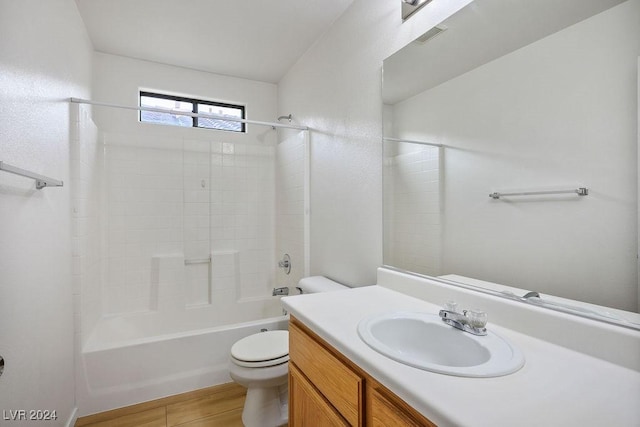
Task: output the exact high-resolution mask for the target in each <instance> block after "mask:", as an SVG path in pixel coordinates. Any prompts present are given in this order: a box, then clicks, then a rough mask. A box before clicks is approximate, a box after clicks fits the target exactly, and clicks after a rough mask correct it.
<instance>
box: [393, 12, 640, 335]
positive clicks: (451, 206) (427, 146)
mask: <svg viewBox="0 0 640 427" xmlns="http://www.w3.org/2000/svg"><path fill="white" fill-rule="evenodd" d="M639 16H640V0H627V1H622V0H563V1H562V2H557V1H555V0H541V1H536V2H531V1H527V0H514V1H509V2H504V1H501V0H475V1H474V2H472V3H470V4H469V5H468V6H466V7H465V8H463V9H462V10H460V11H459V12H458V13H456V14H455V15H453V16H451V17H450V18H448V19H447V20H446V21H445V22H443V23H442V24H440V25H438V26H437V27H436V28H433V29H430V30H429V31H427V32H426V33H425V34H424V35H423V36H421V37H420V38H418V39H417V40H416V41H414V42H412V43H410V44H409V45H407V46H405V47H404V48H403V49H401V50H400V51H398V52H397V53H395V54H394V55H392V56H391V57H389V58H387V59H385V61H384V64H383V103H384V106H383V111H384V119H383V125H384V133H383V135H384V137H385V138H384V156H383V161H384V165H383V171H384V172H383V178H384V263H385V264H386V265H388V266H391V267H393V268H397V269H400V270H404V271H409V272H413V273H417V274H422V275H427V276H430V277H434V278H437V279H438V280H442V281H445V282H447V283H450V284H455V285H459V286H465V287H471V288H473V289H478V290H482V291H486V292H491V293H494V294H497V295H501V296H505V297H508V298H512V299H514V300H520V301H523V302H526V303H535V304H539V305H541V306H545V307H549V308H552V309H559V310H561V311H567V312H570V313H575V314H578V315H585V316H587V317H593V316H595V317H597V318H599V319H601V320H605V321H610V322H612V323H617V324H621V325H624V326H629V327H634V328H635V327H638V328H640V315H638V311H639V308H638V304H639V286H638V214H637V210H638V170H637V163H638V150H637V147H638V78H639V74H638V55H639V54H640V20H639V19H638V17H639ZM579 189H585V190H579ZM579 192H582V195H580V194H578V193H579ZM492 193H501V194H502V196H500V195H498V197H495V196H496V195H495V194H494V197H490V195H491V194H492ZM514 193H515V194H514ZM585 193H588V194H585ZM528 291H536V292H538V293H539V294H540V297H537V296H535V294H532V295H533V297H531V296H530V297H528V298H524V295H525V293H527V292H528ZM630 325H631V326H630Z"/></svg>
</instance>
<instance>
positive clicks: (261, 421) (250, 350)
mask: <svg viewBox="0 0 640 427" xmlns="http://www.w3.org/2000/svg"><path fill="white" fill-rule="evenodd" d="M298 288H299V289H300V291H301V293H316V292H329V291H336V290H340V289H347V288H346V287H345V286H343V285H340V284H339V283H336V282H334V281H332V280H329V279H327V278H326V277H321V276H315V277H307V278H303V279H301V280H300V282H299V283H298ZM288 373H289V331H266V332H259V333H256V334H253V335H249V336H248V337H245V338H242V339H241V340H239V341H237V342H236V343H235V344H234V345H233V346H232V347H231V357H230V361H229V374H230V375H231V378H232V379H233V380H234V381H235V382H237V383H238V384H240V385H242V386H244V387H246V388H247V397H246V398H245V401H244V409H243V410H242V422H243V424H244V425H245V427H275V426H280V425H283V424H286V423H287V421H288V419H289V413H288V412H289V406H288V403H289V391H288Z"/></svg>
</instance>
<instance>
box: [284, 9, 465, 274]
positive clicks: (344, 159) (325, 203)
mask: <svg viewBox="0 0 640 427" xmlns="http://www.w3.org/2000/svg"><path fill="white" fill-rule="evenodd" d="M469 2H470V0H456V1H447V2H433V3H431V4H429V5H428V6H426V7H425V8H423V9H422V10H421V11H420V12H418V13H417V14H416V15H415V16H413V17H412V18H410V19H409V20H408V21H407V22H406V23H404V24H403V23H402V21H401V19H400V2H399V1H397V2H396V1H388V0H355V1H354V2H353V4H352V5H351V6H350V7H349V9H348V10H347V11H346V12H345V13H344V14H343V15H342V16H341V17H340V18H339V19H338V20H337V21H336V22H335V23H334V25H333V26H332V27H331V28H330V30H329V31H328V32H327V33H325V35H324V36H323V37H322V38H321V39H320V40H319V41H318V42H317V43H316V44H315V45H314V46H313V47H312V48H311V49H309V50H308V51H307V52H306V53H305V55H303V56H302V57H301V58H300V60H299V61H298V62H297V63H296V64H295V65H294V66H293V67H292V68H291V69H290V70H289V72H288V73H287V75H286V76H285V77H284V78H283V79H282V80H281V81H280V84H279V85H278V94H279V95H278V102H279V111H280V113H281V114H289V113H292V114H293V116H294V118H295V119H296V120H297V121H298V122H300V123H304V124H306V125H308V126H310V127H311V128H312V129H313V130H312V131H311V132H310V143H311V195H310V199H311V242H310V245H311V248H310V251H311V253H310V257H311V266H310V271H311V274H322V275H326V276H328V277H331V278H333V279H335V280H337V281H340V282H343V283H346V284H350V285H367V284H372V283H375V282H376V267H378V266H380V265H381V264H382V181H381V179H382V143H381V141H382V125H381V123H382V95H381V74H382V73H381V69H382V60H383V59H384V58H385V57H387V56H389V55H391V54H392V53H393V52H395V51H396V50H398V49H400V48H401V47H402V46H403V45H404V44H406V43H408V42H409V41H411V40H413V39H415V38H416V37H418V36H420V35H421V34H422V33H424V32H425V31H427V30H428V29H429V28H431V27H432V26H434V25H435V24H437V23H438V22H441V21H442V20H444V19H445V18H446V17H448V16H449V15H451V14H452V13H454V12H455V11H456V10H458V9H459V8H461V7H462V6H464V5H466V4H468V3H469Z"/></svg>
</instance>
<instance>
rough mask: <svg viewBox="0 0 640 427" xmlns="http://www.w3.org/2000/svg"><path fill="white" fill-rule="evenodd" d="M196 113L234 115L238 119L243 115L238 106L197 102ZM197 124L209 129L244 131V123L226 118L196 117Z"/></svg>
mask: <svg viewBox="0 0 640 427" xmlns="http://www.w3.org/2000/svg"><path fill="white" fill-rule="evenodd" d="M198 113H203V114H214V115H216V116H225V117H236V118H239V119H241V118H243V117H242V116H243V115H244V114H243V113H244V111H243V109H240V108H238V107H227V106H222V105H212V104H198ZM197 126H198V127H201V128H209V129H219V130H230V131H234V132H243V131H244V129H243V127H244V123H241V122H232V121H228V120H219V119H209V118H205V117H198V124H197Z"/></svg>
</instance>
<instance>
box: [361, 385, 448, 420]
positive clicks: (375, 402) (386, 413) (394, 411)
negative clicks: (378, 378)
mask: <svg viewBox="0 0 640 427" xmlns="http://www.w3.org/2000/svg"><path fill="white" fill-rule="evenodd" d="M367 426H368V427H436V426H435V424H433V423H431V422H430V421H429V420H427V419H426V418H424V417H423V416H422V415H420V414H418V413H416V412H415V411H413V410H412V409H410V408H408V407H407V405H406V403H404V402H402V401H400V400H399V399H398V398H395V397H394V396H392V395H389V394H387V393H386V392H385V391H384V390H382V389H379V388H377V387H367Z"/></svg>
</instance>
